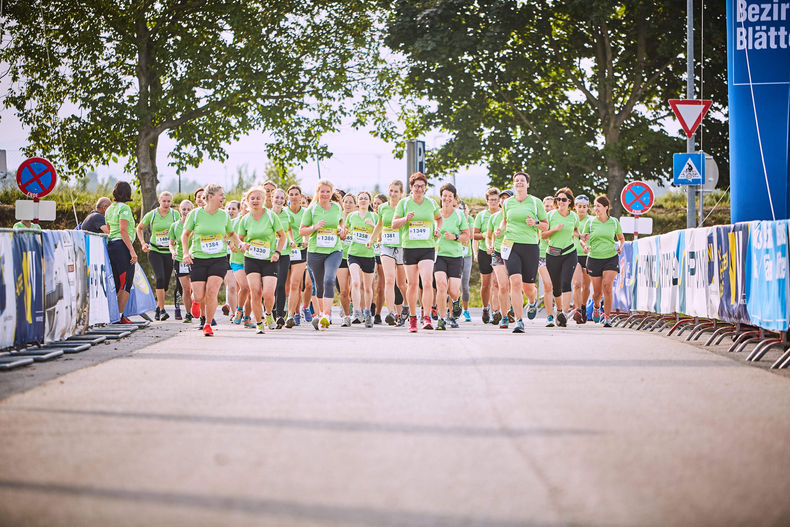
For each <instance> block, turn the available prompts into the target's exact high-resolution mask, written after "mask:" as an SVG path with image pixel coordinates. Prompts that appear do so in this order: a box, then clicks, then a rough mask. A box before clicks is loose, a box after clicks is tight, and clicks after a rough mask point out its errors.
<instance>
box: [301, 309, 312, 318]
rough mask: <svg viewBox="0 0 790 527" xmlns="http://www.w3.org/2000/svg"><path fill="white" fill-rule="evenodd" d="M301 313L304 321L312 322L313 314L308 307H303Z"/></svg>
mask: <svg viewBox="0 0 790 527" xmlns="http://www.w3.org/2000/svg"><path fill="white" fill-rule="evenodd" d="M302 313H304V321H305V322H312V321H313V314H312V313H311V312H310V310H309V309H308V308H306V307H305V308H303V309H302Z"/></svg>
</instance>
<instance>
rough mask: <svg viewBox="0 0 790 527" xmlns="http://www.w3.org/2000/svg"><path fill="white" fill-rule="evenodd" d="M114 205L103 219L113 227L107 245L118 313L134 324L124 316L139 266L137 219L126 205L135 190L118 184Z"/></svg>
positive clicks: (120, 182)
mask: <svg viewBox="0 0 790 527" xmlns="http://www.w3.org/2000/svg"><path fill="white" fill-rule="evenodd" d="M112 197H113V200H114V201H113V203H112V204H111V205H110V206H109V207H107V211H106V212H105V213H104V219H105V222H106V223H107V225H108V226H109V227H110V234H109V236H108V242H107V253H108V254H109V256H110V267H112V274H113V279H114V280H115V291H117V293H116V296H117V298H118V311H120V313H121V323H122V324H131V323H132V321H131V320H129V319H128V318H127V317H126V316H125V315H124V313H123V310H124V308H126V302H127V301H128V300H129V291H131V290H132V284H133V283H134V270H135V265H136V264H137V253H136V252H135V251H134V246H133V245H132V244H133V243H134V240H135V232H136V231H135V228H134V215H132V209H131V208H129V205H127V204H126V203H127V202H129V201H131V200H132V187H131V185H129V183H127V182H126V181H119V182H118V183H116V184H115V188H113V191H112Z"/></svg>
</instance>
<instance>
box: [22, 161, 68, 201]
mask: <svg viewBox="0 0 790 527" xmlns="http://www.w3.org/2000/svg"><path fill="white" fill-rule="evenodd" d="M57 182H58V174H57V173H56V172H55V167H54V166H52V163H50V162H49V161H47V160H46V159H44V158H43V157H31V158H30V159H26V160H24V161H23V162H22V164H21V165H19V169H18V170H17V171H16V184H17V185H18V186H19V190H21V191H22V192H23V193H24V194H25V195H26V196H28V197H31V198H41V197H44V196H46V195H47V194H49V193H50V192H52V189H54V188H55V184H56V183H57Z"/></svg>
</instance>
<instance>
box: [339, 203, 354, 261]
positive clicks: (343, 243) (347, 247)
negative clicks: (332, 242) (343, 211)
mask: <svg viewBox="0 0 790 527" xmlns="http://www.w3.org/2000/svg"><path fill="white" fill-rule="evenodd" d="M352 214H353V212H349V213H348V215H347V216H346V217H345V218H343V225H345V226H346V229H348V223H347V222H348V216H351V215H352ZM340 247H341V248H342V249H343V259H344V260H348V251H349V250H350V249H351V232H350V231H348V230H347V232H346V238H345V239H344V240H340Z"/></svg>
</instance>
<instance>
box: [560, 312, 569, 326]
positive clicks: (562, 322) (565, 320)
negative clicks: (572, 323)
mask: <svg viewBox="0 0 790 527" xmlns="http://www.w3.org/2000/svg"><path fill="white" fill-rule="evenodd" d="M557 325H558V326H559V327H561V328H564V327H566V326H567V325H568V317H567V316H565V313H563V312H562V311H560V312H559V313H557Z"/></svg>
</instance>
